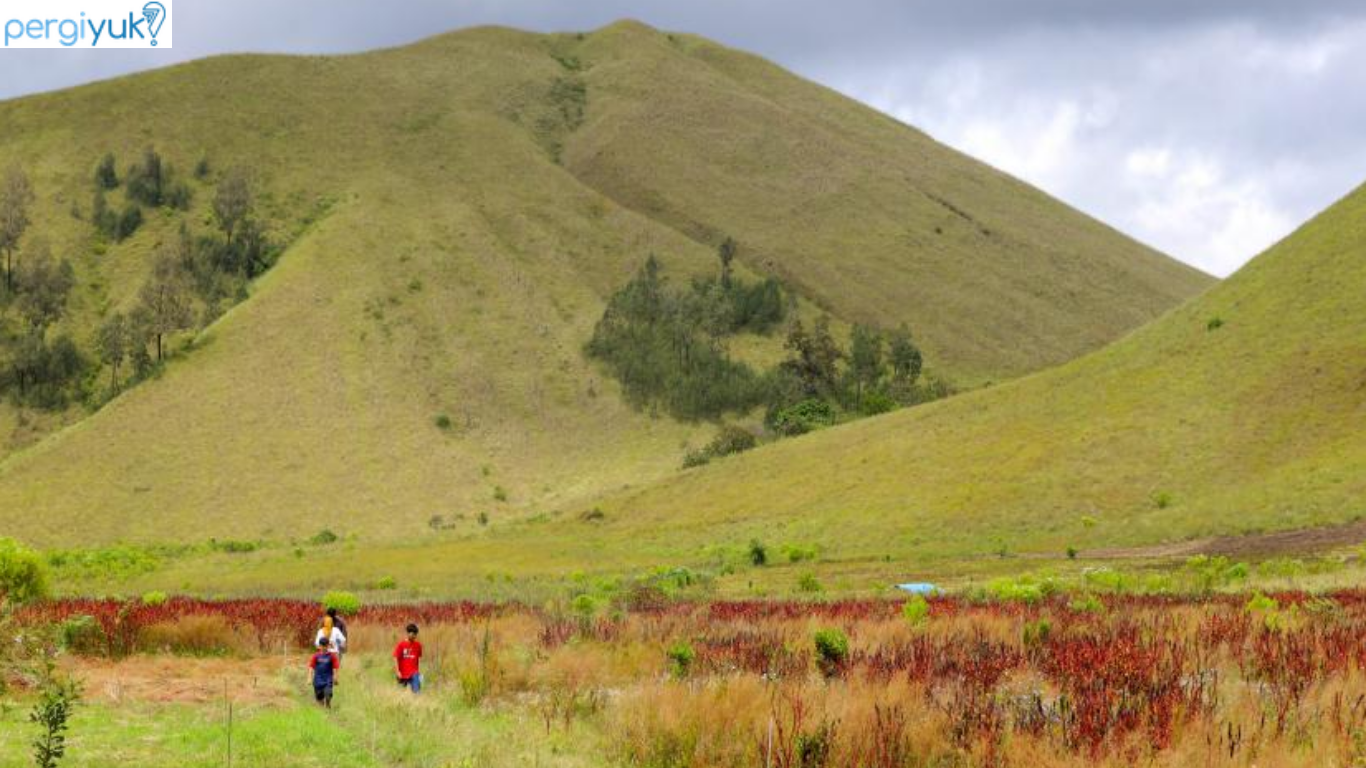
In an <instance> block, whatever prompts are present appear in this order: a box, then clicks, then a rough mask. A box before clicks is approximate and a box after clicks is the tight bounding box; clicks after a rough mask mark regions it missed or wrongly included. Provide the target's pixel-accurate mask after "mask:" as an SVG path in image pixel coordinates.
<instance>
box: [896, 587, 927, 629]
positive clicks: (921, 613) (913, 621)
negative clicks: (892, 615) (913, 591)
mask: <svg viewBox="0 0 1366 768" xmlns="http://www.w3.org/2000/svg"><path fill="white" fill-rule="evenodd" d="M901 615H902V616H903V617H904V618H905V619H906V623H907V624H910V625H911V626H912V627H920V626H924V625H925V623H926V622H928V621H929V620H930V601H928V600H926V599H925V596H924V595H912V596H911V599H910V600H907V601H906V602H905V603H903V604H902V605H901Z"/></svg>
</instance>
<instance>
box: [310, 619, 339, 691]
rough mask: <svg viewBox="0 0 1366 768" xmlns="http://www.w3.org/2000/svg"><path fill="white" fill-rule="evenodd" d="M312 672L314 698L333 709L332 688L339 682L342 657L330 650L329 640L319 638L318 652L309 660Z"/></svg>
mask: <svg viewBox="0 0 1366 768" xmlns="http://www.w3.org/2000/svg"><path fill="white" fill-rule="evenodd" d="M308 668H309V669H310V670H312V675H311V676H312V678H313V696H314V697H315V698H316V699H317V700H318V703H319V704H321V705H322V706H324V707H327V708H328V709H331V708H332V686H333V684H335V683H336V681H337V670H338V669H341V657H340V656H338V655H337V653H336V651H333V650H330V649H329V648H328V638H326V637H320V638H318V652H317V653H315V654H313V656H312V658H310V659H309V660H308Z"/></svg>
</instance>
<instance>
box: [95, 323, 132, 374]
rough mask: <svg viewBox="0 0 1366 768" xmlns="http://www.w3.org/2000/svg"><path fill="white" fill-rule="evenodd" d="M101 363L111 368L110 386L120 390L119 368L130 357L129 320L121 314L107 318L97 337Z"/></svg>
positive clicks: (96, 342)
mask: <svg viewBox="0 0 1366 768" xmlns="http://www.w3.org/2000/svg"><path fill="white" fill-rule="evenodd" d="M95 345H96V347H97V348H98V350H99V355H100V362H101V363H104V364H105V365H107V366H109V386H110V387H112V388H113V389H114V390H115V391H118V388H119V366H121V365H123V360H124V358H125V357H127V355H128V345H129V338H128V320H127V319H126V318H125V317H124V316H123V314H122V313H120V312H115V313H113V314H112V315H110V316H109V317H107V318H105V320H104V322H103V323H101V324H100V329H99V332H98V333H97V334H96V336H95Z"/></svg>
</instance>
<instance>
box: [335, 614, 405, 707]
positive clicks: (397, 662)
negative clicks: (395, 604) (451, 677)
mask: <svg viewBox="0 0 1366 768" xmlns="http://www.w3.org/2000/svg"><path fill="white" fill-rule="evenodd" d="M406 629H407V636H406V637H405V638H403V639H402V640H400V641H399V642H398V645H396V646H394V653H393V658H394V672H395V677H396V679H397V680H398V684H399V686H400V687H403V688H407V689H409V690H411V691H412V692H413V693H420V692H421V691H422V672H421V669H420V668H421V663H422V643H421V642H419V641H418V639H417V625H416V624H409V625H408V626H407V628H406ZM346 642H347V633H346V621H345V619H343V618H342V617H341V616H340V615H338V613H337V609H336V608H328V609H327V614H326V615H325V616H323V621H322V626H321V627H320V628H319V629H318V634H317V636H316V638H315V639H314V647H315V648H316V649H317V650H316V652H315V653H314V654H313V655H312V656H311V657H309V659H308V669H309V677H310V679H311V680H312V682H313V696H314V698H315V699H316V700H317V702H318V704H319V705H320V706H323V707H327V708H329V709H330V708H331V707H332V689H333V688H334V687H335V686H336V685H337V672H338V671H339V670H340V669H341V660H342V656H344V655H345V654H346Z"/></svg>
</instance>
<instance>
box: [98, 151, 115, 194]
mask: <svg viewBox="0 0 1366 768" xmlns="http://www.w3.org/2000/svg"><path fill="white" fill-rule="evenodd" d="M95 185H96V186H97V187H99V188H100V189H114V188H115V187H117V186H118V185H119V174H118V171H117V170H115V167H114V153H112V152H110V153H108V154H106V155H105V156H104V158H103V159H102V160H100V164H99V165H98V166H96V167H95Z"/></svg>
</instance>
